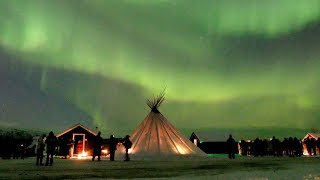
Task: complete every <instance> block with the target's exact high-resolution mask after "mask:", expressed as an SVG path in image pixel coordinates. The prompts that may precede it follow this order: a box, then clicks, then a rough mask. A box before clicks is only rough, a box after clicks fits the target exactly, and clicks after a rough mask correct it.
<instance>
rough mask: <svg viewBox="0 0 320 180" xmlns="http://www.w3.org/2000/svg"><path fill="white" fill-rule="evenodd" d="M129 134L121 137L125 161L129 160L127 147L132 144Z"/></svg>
mask: <svg viewBox="0 0 320 180" xmlns="http://www.w3.org/2000/svg"><path fill="white" fill-rule="evenodd" d="M129 138H130V136H129V135H126V137H125V138H124V139H123V142H122V144H123V145H124V147H125V148H126V159H125V161H130V158H129V149H130V148H131V146H132V142H131V141H130V139H129Z"/></svg>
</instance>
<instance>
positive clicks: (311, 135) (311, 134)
mask: <svg viewBox="0 0 320 180" xmlns="http://www.w3.org/2000/svg"><path fill="white" fill-rule="evenodd" d="M308 137H312V138H315V139H318V138H320V133H308V134H307V135H306V136H304V138H303V139H307V138H308Z"/></svg>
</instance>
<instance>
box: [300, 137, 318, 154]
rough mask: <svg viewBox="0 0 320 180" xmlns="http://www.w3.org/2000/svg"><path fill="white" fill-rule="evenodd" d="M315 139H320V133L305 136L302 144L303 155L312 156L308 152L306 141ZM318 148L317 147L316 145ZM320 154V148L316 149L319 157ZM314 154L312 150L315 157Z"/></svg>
mask: <svg viewBox="0 0 320 180" xmlns="http://www.w3.org/2000/svg"><path fill="white" fill-rule="evenodd" d="M308 138H309V139H314V140H315V141H317V140H318V138H320V133H308V134H306V135H305V136H304V138H303V139H302V144H303V155H310V154H309V152H308V150H307V144H306V140H307V139H308ZM316 146H317V145H316ZM319 153H320V149H319V148H318V147H316V154H317V155H319ZM313 154H314V152H313V150H312V152H311V155H313Z"/></svg>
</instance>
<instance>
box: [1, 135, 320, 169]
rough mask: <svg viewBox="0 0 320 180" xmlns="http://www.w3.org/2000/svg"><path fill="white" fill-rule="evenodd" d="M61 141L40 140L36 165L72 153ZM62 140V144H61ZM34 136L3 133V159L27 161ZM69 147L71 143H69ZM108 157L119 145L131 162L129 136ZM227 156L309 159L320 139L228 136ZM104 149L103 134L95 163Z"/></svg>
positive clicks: (113, 145)
mask: <svg viewBox="0 0 320 180" xmlns="http://www.w3.org/2000/svg"><path fill="white" fill-rule="evenodd" d="M60 141H61V142H59V140H58V139H57V138H56V136H55V135H54V133H53V132H52V131H51V132H50V133H49V134H48V136H47V135H46V134H43V135H42V136H40V137H39V138H38V139H37V143H36V146H35V154H36V157H37V158H36V165H45V166H49V165H50V166H52V164H53V156H54V155H55V154H56V150H57V147H58V146H60V151H64V150H65V152H66V153H65V156H66V155H67V154H69V152H68V151H69V149H70V147H68V146H61V144H65V143H67V144H68V142H64V141H63V139H60ZM62 141H63V142H62ZM31 142H32V136H31V135H23V136H22V135H21V134H17V133H13V132H9V133H6V134H1V136H0V147H1V148H0V156H1V157H2V159H10V158H21V159H24V157H25V155H26V154H27V146H28V145H29V144H31ZM69 144H70V143H69ZM71 144H72V143H71ZM108 144H109V155H110V161H114V160H115V159H114V158H115V152H116V150H117V148H118V147H119V144H122V145H123V146H124V148H125V151H126V155H125V161H129V160H130V158H129V149H130V148H131V146H132V142H131V141H130V136H129V135H127V136H126V137H125V138H123V139H121V140H120V141H119V140H118V139H116V138H115V137H114V136H113V135H111V136H110V139H109V143H108ZM226 144H227V149H228V154H229V158H230V159H235V154H237V153H239V154H241V155H243V156H255V157H257V156H289V157H294V156H302V155H303V153H304V152H303V151H304V146H305V149H306V152H307V153H308V155H310V156H315V155H317V148H318V149H319V150H320V138H318V139H315V138H309V137H308V138H306V139H305V140H304V141H302V140H299V139H298V138H296V137H288V138H284V140H283V141H280V140H279V139H277V138H276V137H273V138H271V139H270V140H267V139H259V138H256V139H255V140H249V141H245V140H241V141H240V143H237V142H236V141H235V140H234V139H233V137H232V135H229V138H228V140H227V142H226ZM103 146H104V143H103V139H102V137H101V132H98V134H97V135H96V136H95V138H94V141H93V154H92V161H95V159H96V157H97V160H98V161H101V151H102V147H103ZM45 151H46V160H45V164H44V163H43V159H44V152H45Z"/></svg>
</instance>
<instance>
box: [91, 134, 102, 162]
mask: <svg viewBox="0 0 320 180" xmlns="http://www.w3.org/2000/svg"><path fill="white" fill-rule="evenodd" d="M102 143H103V139H102V137H101V132H100V131H99V132H98V134H97V135H96V137H95V140H94V147H93V156H92V161H94V159H95V158H96V156H98V161H101V159H100V157H101V146H102Z"/></svg>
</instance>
